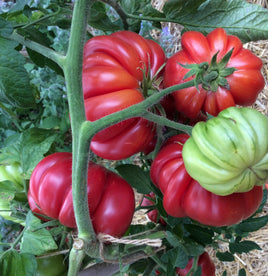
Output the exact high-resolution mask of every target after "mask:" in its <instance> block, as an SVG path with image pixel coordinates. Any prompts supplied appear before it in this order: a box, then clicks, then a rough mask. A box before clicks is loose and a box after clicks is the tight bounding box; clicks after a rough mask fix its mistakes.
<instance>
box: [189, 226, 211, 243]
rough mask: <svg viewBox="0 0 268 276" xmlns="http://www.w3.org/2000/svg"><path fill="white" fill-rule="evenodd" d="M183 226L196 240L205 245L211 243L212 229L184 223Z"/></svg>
mask: <svg viewBox="0 0 268 276" xmlns="http://www.w3.org/2000/svg"><path fill="white" fill-rule="evenodd" d="M184 227H185V229H186V230H187V231H188V232H189V233H190V234H191V236H192V237H193V238H194V239H195V240H196V241H197V242H199V243H202V244H205V245H206V244H211V243H212V237H213V236H214V232H213V231H212V230H210V229H208V228H204V227H201V226H199V225H194V224H185V225H184Z"/></svg>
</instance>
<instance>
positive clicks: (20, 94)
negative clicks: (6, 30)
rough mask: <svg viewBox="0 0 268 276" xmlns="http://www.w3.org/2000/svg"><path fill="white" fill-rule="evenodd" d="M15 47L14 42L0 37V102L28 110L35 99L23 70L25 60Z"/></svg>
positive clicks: (25, 72)
mask: <svg viewBox="0 0 268 276" xmlns="http://www.w3.org/2000/svg"><path fill="white" fill-rule="evenodd" d="M15 46H16V44H14V42H12V41H8V40H6V39H4V38H1V37H0V101H3V102H5V103H8V104H10V105H12V106H15V107H20V108H29V107H32V106H34V104H35V98H34V94H33V92H32V88H31V85H30V79H29V76H28V73H27V71H26V70H25V68H24V64H25V58H24V57H23V56H22V55H21V54H20V53H18V52H17V51H16V50H15V49H14V47H15Z"/></svg>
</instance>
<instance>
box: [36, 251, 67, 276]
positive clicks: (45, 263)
mask: <svg viewBox="0 0 268 276" xmlns="http://www.w3.org/2000/svg"><path fill="white" fill-rule="evenodd" d="M36 261H37V270H36V274H35V275H36V276H48V275H49V276H64V275H67V265H66V264H65V262H64V258H63V255H54V256H53V255H51V256H46V257H39V258H36Z"/></svg>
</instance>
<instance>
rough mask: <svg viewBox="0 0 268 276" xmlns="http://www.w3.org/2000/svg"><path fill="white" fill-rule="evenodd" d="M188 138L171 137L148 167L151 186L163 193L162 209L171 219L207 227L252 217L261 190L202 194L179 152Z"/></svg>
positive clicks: (258, 188) (184, 135)
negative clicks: (180, 218)
mask: <svg viewBox="0 0 268 276" xmlns="http://www.w3.org/2000/svg"><path fill="white" fill-rule="evenodd" d="M188 138H189V136H188V135H187V134H179V135H175V136H173V137H171V138H170V139H169V140H168V141H167V142H166V143H165V144H164V146H163V147H162V149H161V150H160V151H159V153H158V154H157V156H156V158H155V159H154V161H153V163H152V166H151V171H150V175H151V179H152V182H153V183H154V184H155V185H156V186H157V187H159V188H160V190H161V191H162V193H163V206H164V208H165V210H166V212H167V213H168V214H169V215H171V216H174V217H186V216H188V217H190V218H192V219H194V220H196V221H198V222H200V223H202V224H205V225H210V226H219V227H220V226H227V225H233V224H236V223H238V222H240V221H242V220H244V219H246V218H248V217H249V216H251V215H253V214H254V212H255V211H256V210H257V208H258V206H259V205H260V203H261V200H262V195H263V189H262V187H260V186H259V187H258V186H256V187H254V188H253V189H252V190H251V191H249V192H245V193H233V194H231V195H228V196H218V195H216V194H213V193H211V192H209V191H207V190H205V189H204V188H203V187H202V186H201V185H200V184H199V183H198V182H197V181H195V180H194V179H193V178H191V177H190V175H189V174H188V173H187V171H186V169H185V166H184V162H183V158H182V149H183V145H184V143H185V142H186V141H187V140H188Z"/></svg>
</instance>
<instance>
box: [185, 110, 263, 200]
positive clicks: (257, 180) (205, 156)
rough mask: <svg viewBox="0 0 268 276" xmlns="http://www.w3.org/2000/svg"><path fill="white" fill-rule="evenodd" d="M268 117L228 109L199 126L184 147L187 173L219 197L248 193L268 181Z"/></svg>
mask: <svg viewBox="0 0 268 276" xmlns="http://www.w3.org/2000/svg"><path fill="white" fill-rule="evenodd" d="M267 137H268V117H267V116H265V115H263V114H261V113H260V112H259V111H257V110H255V109H252V108H248V107H242V108H237V107H229V108H227V109H225V110H223V111H221V112H220V113H219V115H218V116H217V117H214V118H212V119H210V120H208V121H207V122H199V123H197V124H196V125H195V126H194V127H193V130H192V137H191V138H190V139H189V140H188V141H187V142H186V143H185V145H184V147H183V153H182V154H183V160H184V164H185V167H186V170H187V172H188V173H189V174H190V176H191V177H193V178H194V179H195V180H197V181H198V183H200V185H202V186H203V187H204V188H205V189H206V190H209V191H211V192H212V193H215V194H218V195H228V194H232V193H234V192H247V191H249V190H251V189H252V188H253V187H254V186H255V185H257V186H262V185H264V184H265V182H266V180H267V179H268V140H267Z"/></svg>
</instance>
